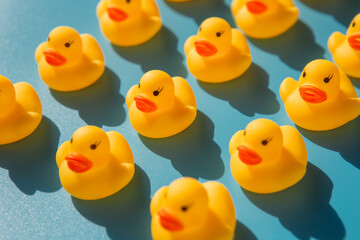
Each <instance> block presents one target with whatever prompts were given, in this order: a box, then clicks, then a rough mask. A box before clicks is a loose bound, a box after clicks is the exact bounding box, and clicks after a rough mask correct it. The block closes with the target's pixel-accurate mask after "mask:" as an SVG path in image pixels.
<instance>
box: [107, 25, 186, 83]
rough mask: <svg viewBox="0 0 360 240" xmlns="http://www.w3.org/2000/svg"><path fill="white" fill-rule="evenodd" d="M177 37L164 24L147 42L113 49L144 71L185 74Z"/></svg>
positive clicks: (175, 74) (176, 74)
mask: <svg viewBox="0 0 360 240" xmlns="http://www.w3.org/2000/svg"><path fill="white" fill-rule="evenodd" d="M177 45H178V39H177V37H176V36H175V35H174V33H172V32H171V31H170V29H168V28H167V27H165V26H162V28H161V30H160V31H159V32H158V33H157V34H156V35H155V37H153V38H152V39H150V40H149V41H148V42H146V43H144V44H141V45H138V46H134V47H119V46H116V45H112V47H113V49H114V50H115V51H116V52H117V53H118V54H119V55H120V56H121V57H123V58H125V59H127V60H129V61H130V62H134V63H137V64H140V65H141V69H142V70H143V71H144V72H148V71H150V70H154V69H158V70H162V71H165V72H167V73H168V74H169V75H171V76H181V77H186V76H187V70H186V67H185V66H184V64H183V60H184V57H183V55H182V54H181V53H180V52H179V51H178V50H177V47H178V46H177Z"/></svg>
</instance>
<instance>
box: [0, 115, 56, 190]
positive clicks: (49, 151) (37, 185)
mask: <svg viewBox="0 0 360 240" xmlns="http://www.w3.org/2000/svg"><path fill="white" fill-rule="evenodd" d="M59 137H60V132H59V129H58V128H57V126H56V125H55V124H54V123H53V122H52V121H51V120H50V119H49V118H47V117H45V116H43V118H42V120H41V122H40V124H39V126H38V127H37V129H36V130H35V131H34V132H33V133H32V134H31V135H30V136H28V137H26V138H24V139H23V140H20V141H18V142H15V143H11V144H7V145H2V146H0V167H2V168H5V169H8V171H9V177H10V179H11V181H13V182H14V184H15V185H16V186H17V187H18V188H19V190H20V191H22V192H23V193H25V194H27V195H33V194H34V193H35V192H36V191H41V192H55V191H57V190H59V189H60V188H61V184H60V179H59V170H58V167H57V165H56V160H55V156H56V151H57V147H58V143H59Z"/></svg>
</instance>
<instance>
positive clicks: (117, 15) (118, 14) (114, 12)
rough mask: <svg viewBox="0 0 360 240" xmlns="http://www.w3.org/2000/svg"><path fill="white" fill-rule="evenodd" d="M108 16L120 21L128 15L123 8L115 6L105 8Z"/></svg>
mask: <svg viewBox="0 0 360 240" xmlns="http://www.w3.org/2000/svg"><path fill="white" fill-rule="evenodd" d="M106 10H107V12H108V15H109V18H110V19H111V20H113V21H115V22H121V21H124V20H125V19H127V18H128V15H127V13H126V12H124V11H123V10H121V9H119V8H116V7H108V8H107V9H106Z"/></svg>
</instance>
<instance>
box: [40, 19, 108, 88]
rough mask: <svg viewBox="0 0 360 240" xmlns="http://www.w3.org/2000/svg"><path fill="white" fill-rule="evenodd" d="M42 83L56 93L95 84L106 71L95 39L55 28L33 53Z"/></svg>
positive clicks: (71, 30) (65, 29) (64, 27)
mask: <svg viewBox="0 0 360 240" xmlns="http://www.w3.org/2000/svg"><path fill="white" fill-rule="evenodd" d="M35 59H36V62H37V63H38V68H39V73H40V77H41V79H42V80H43V81H44V82H45V83H46V84H47V85H48V86H49V87H50V88H51V89H54V90H57V91H75V90H79V89H82V88H85V87H87V86H89V85H91V84H93V83H94V82H96V81H97V80H98V79H99V78H100V76H101V75H102V74H103V72H104V70H105V63H104V55H103V53H102V51H101V48H100V46H99V44H98V43H97V41H96V39H95V38H94V37H93V36H91V35H89V34H86V33H85V34H81V35H80V34H79V33H78V32H77V31H76V30H75V29H73V28H71V27H66V26H61V27H57V28H54V29H53V30H52V31H51V32H50V34H49V36H48V39H47V41H46V42H43V43H41V44H40V45H39V46H38V47H37V49H36V51H35Z"/></svg>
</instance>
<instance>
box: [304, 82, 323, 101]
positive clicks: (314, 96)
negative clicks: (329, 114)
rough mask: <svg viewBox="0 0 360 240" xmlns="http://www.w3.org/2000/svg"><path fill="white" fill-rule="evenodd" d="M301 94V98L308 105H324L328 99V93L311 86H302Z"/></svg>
mask: <svg viewBox="0 0 360 240" xmlns="http://www.w3.org/2000/svg"><path fill="white" fill-rule="evenodd" d="M299 92H300V96H301V98H302V99H303V100H304V101H305V102H308V103H322V102H324V101H325V100H326V99H327V96H326V92H324V91H322V90H321V89H319V88H317V87H314V86H311V85H303V86H301V87H300V88H299Z"/></svg>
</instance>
